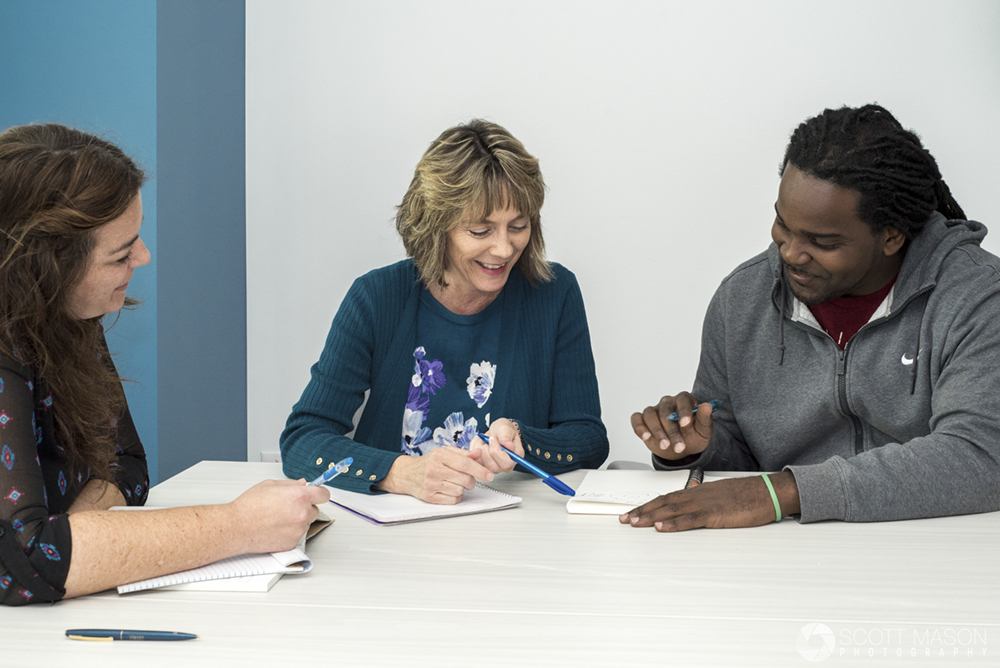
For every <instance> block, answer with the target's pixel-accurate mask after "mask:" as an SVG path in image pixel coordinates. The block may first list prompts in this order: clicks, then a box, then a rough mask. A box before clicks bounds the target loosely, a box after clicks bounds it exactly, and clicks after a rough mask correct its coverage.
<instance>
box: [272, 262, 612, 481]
mask: <svg viewBox="0 0 1000 668" xmlns="http://www.w3.org/2000/svg"><path fill="white" fill-rule="evenodd" d="M551 266H552V269H553V271H554V273H555V279H554V280H552V281H550V282H548V283H542V284H539V285H537V286H532V285H531V284H529V283H528V281H527V279H526V278H525V277H524V275H523V274H522V273H521V272H520V270H519V269H518V268H517V267H515V268H514V270H513V271H512V272H511V275H510V278H509V280H508V281H507V285H506V286H505V287H504V290H505V297H504V311H503V324H502V325H501V331H500V350H499V357H498V363H497V368H499V369H503V370H505V373H502V374H497V378H496V383H495V385H494V387H493V395H492V397H491V399H490V403H491V404H492V410H491V413H492V414H493V415H494V416H496V418H494V419H497V418H499V417H506V418H509V419H512V420H515V421H516V422H517V423H518V426H519V427H520V428H521V437H522V440H523V444H524V447H525V450H526V453H527V458H528V459H529V460H530V461H532V462H533V463H536V464H538V465H539V466H540V467H542V468H543V469H545V470H546V471H548V472H549V473H554V474H555V473H563V472H565V471H571V470H574V469H578V468H581V467H588V468H596V467H598V466H600V465H601V464H602V463H603V462H604V460H605V459H606V458H607V456H608V437H607V431H606V430H605V428H604V424H603V423H602V422H601V405H600V399H599V397H598V391H597V375H596V373H595V369H594V356H593V353H592V352H591V349H590V332H589V331H588V329H587V316H586V313H585V312H584V307H583V295H582V294H581V293H580V286H579V285H578V284H577V282H576V277H575V276H574V275H573V273H572V272H570V271H569V270H568V269H566V268H565V267H563V266H561V265H559V264H555V263H553V264H552V265H551ZM420 286H421V284H420V278H419V275H418V273H417V270H416V268H415V267H414V266H413V262H412V261H411V260H404V261H402V262H398V263H396V264H393V265H389V266H388V267H383V268H381V269H376V270H374V271H371V272H369V273H367V274H365V275H364V276H362V277H361V278H359V279H357V280H356V281H354V284H353V285H352V286H351V289H350V291H348V293H347V296H346V297H344V301H343V302H342V303H341V305H340V309H339V310H338V312H337V315H336V316H335V317H334V319H333V326H332V327H331V329H330V334H329V336H328V337H327V340H326V346H325V347H324V349H323V353H322V354H321V355H320V358H319V361H318V362H317V363H316V364H314V365H313V367H312V379H311V380H310V381H309V384H308V385H307V386H306V389H305V391H304V392H303V393H302V398H301V399H299V401H298V403H297V404H295V406H294V407H293V408H292V414H291V415H290V416H289V417H288V422H287V424H286V425H285V431H284V432H283V433H282V434H281V460H282V463H283V468H284V472H285V475H287V476H289V477H291V478H306V479H307V480H311V479H313V478H315V477H317V476H318V475H319V474H320V473H322V472H323V471H325V470H326V469H327V468H328V467H329V466H330V465H331V464H333V463H336V462H338V461H340V460H342V459H344V458H345V457H353V458H354V463H353V464H352V466H351V468H350V470H349V471H347V472H346V473H344V474H342V475H340V476H338V477H337V478H335V479H334V480H333V481H332V483H331V484H334V485H336V486H337V487H342V488H344V489H348V490H351V491H355V492H365V493H372V492H376V491H377V490H376V488H375V487H374V485H375V484H376V483H377V482H378V481H380V480H381V479H382V478H384V477H385V476H386V474H387V473H388V472H389V468H390V467H391V466H392V463H393V462H394V461H395V460H396V457H400V456H407V455H403V454H402V453H401V449H400V444H401V442H402V425H403V408H404V406H405V404H406V396H407V390H408V387H409V378H410V377H411V376H412V374H413V349H414V345H415V332H416V322H417V308H418V305H419V303H420ZM366 392H367V393H368V401H367V403H366V404H365V407H364V411H363V412H362V415H361V419H360V421H359V423H358V426H357V429H356V430H354V425H353V418H354V415H355V413H356V412H357V410H358V408H359V407H360V406H361V405H362V403H363V402H364V400H365V393H366ZM352 431H353V436H352V437H351V436H348V435H349V434H351V432H352Z"/></svg>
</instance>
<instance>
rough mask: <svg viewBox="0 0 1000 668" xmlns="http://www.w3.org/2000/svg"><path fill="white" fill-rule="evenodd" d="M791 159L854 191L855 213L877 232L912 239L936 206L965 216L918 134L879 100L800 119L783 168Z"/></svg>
mask: <svg viewBox="0 0 1000 668" xmlns="http://www.w3.org/2000/svg"><path fill="white" fill-rule="evenodd" d="M789 163H790V164H792V165H795V167H797V168H798V169H800V170H802V171H803V172H806V173H807V174H810V175H811V176H814V177H816V178H818V179H822V180H824V181H830V182H831V183H835V184H837V185H838V186H841V187H844V188H850V189H852V190H856V191H858V192H859V193H860V194H861V199H860V201H859V203H858V217H859V218H860V219H861V220H863V221H864V222H866V223H867V224H868V225H870V226H871V228H872V231H873V232H875V233H878V232H882V231H884V230H887V229H896V230H899V231H900V232H901V233H902V234H903V236H904V237H905V238H906V239H912V238H913V237H915V236H917V235H918V234H920V231H921V230H922V229H923V228H924V225H925V224H926V223H927V219H928V218H929V217H930V215H931V213H933V212H934V211H939V212H940V213H942V214H943V215H944V216H945V217H946V218H949V219H962V220H964V219H965V217H966V216H965V212H964V211H962V207H960V206H959V205H958V202H956V201H955V198H954V197H952V195H951V191H950V190H949V189H948V185H947V184H946V183H945V182H944V179H942V178H941V172H940V171H939V170H938V166H937V161H935V160H934V156H932V155H931V154H930V152H929V151H927V149H925V148H924V147H923V145H922V144H921V143H920V138H919V137H918V136H917V135H916V134H914V133H913V132H912V131H909V130H906V129H904V128H903V126H902V125H900V123H899V121H897V120H896V119H895V118H894V117H893V115H892V114H890V113H889V112H888V111H887V110H886V109H885V108H883V107H880V106H879V105H877V104H868V105H865V106H863V107H859V108H857V109H854V108H851V107H841V108H840V109H826V110H824V111H823V113H822V114H820V115H819V116H814V117H813V118H810V119H808V120H806V121H805V122H803V123H802V124H801V125H799V127H798V128H796V129H795V132H793V133H792V138H791V140H790V141H789V142H788V149H787V150H786V151H785V158H784V160H783V161H782V163H781V169H780V172H781V173H784V171H785V167H787V166H788V164H789Z"/></svg>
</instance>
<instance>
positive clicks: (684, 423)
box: [677, 415, 691, 427]
mask: <svg viewBox="0 0 1000 668" xmlns="http://www.w3.org/2000/svg"><path fill="white" fill-rule="evenodd" d="M677 424H679V425H680V426H682V427H686V426H688V425H689V424H691V418H689V417H688V416H687V415H685V416H684V417H682V418H681V421H680V422H678V423H677Z"/></svg>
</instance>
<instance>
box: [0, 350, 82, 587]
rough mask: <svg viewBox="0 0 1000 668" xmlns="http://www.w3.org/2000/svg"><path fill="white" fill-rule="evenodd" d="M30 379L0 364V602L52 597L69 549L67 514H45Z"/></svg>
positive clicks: (63, 577) (63, 575)
mask: <svg viewBox="0 0 1000 668" xmlns="http://www.w3.org/2000/svg"><path fill="white" fill-rule="evenodd" d="M32 382H33V379H32V378H30V377H26V376H24V375H23V374H22V373H18V372H16V371H14V370H12V369H11V367H10V366H8V365H6V364H0V603H4V604H6V605H23V604H25V603H33V602H40V601H57V600H59V599H61V598H62V597H63V596H64V595H65V593H66V590H65V589H64V585H65V582H66V575H67V574H68V572H69V561H70V555H71V549H72V543H71V540H70V529H69V519H68V516H67V515H50V514H49V510H48V499H47V498H46V492H45V482H44V480H43V477H42V469H41V464H40V463H39V459H38V453H37V442H38V434H40V432H39V431H36V424H35V413H34V395H33V391H32V385H31V384H32Z"/></svg>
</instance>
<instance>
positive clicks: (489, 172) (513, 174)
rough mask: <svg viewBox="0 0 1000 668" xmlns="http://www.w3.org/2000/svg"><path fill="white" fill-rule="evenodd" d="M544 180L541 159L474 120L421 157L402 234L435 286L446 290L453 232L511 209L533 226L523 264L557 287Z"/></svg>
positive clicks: (531, 276) (534, 277)
mask: <svg viewBox="0 0 1000 668" xmlns="http://www.w3.org/2000/svg"><path fill="white" fill-rule="evenodd" d="M544 201H545V182H544V181H543V180H542V171H541V169H539V167H538V159H537V158H535V157H534V156H532V155H531V154H530V153H528V151H527V150H525V148H524V145H523V144H522V143H521V142H520V141H518V140H517V139H516V138H515V137H514V136H513V135H512V134H510V133H509V132H508V131H507V130H505V129H504V128H502V127H500V126H499V125H497V124H496V123H490V122H489V121H484V120H481V119H474V120H472V121H469V122H468V123H466V124H463V125H457V126H455V127H453V128H449V129H447V130H445V131H444V132H442V133H441V136H440V137H438V138H437V139H435V140H434V142H433V143H432V144H431V146H430V148H428V149H427V152H426V153H424V155H423V157H422V158H420V162H419V163H418V164H417V168H416V170H415V172H414V174H413V181H411V182H410V187H409V188H408V189H407V191H406V195H404V196H403V202H402V203H401V204H400V205H399V206H398V207H397V211H396V231H398V232H399V236H400V237H401V238H402V239H403V247H404V248H405V249H406V254H407V255H409V256H410V257H412V258H413V263H414V264H415V265H416V266H417V270H418V271H420V277H421V278H422V279H423V281H424V283H425V284H426V285H428V286H430V285H433V284H435V283H437V284H438V285H440V286H441V287H446V286H447V283H446V282H445V280H444V272H445V268H446V267H447V257H448V233H449V232H450V231H451V230H453V229H455V228H456V227H458V226H459V225H460V224H462V222H463V221H464V220H466V219H471V220H482V219H483V218H485V217H486V216H488V215H489V214H490V213H491V212H492V211H495V210H497V209H504V208H507V207H511V208H514V209H517V210H518V211H519V212H520V213H521V214H523V215H526V216H527V217H528V220H529V221H530V222H531V237H530V240H529V241H528V245H527V247H525V249H524V252H523V253H521V257H520V258H519V259H518V261H517V266H519V267H520V268H521V271H522V273H524V275H525V277H526V278H527V279H528V281H530V282H531V283H532V284H536V283H538V282H542V281H550V280H552V278H553V273H552V268H551V267H550V266H549V263H548V262H547V261H546V260H545V240H544V238H543V236H542V219H541V209H542V204H543V203H544Z"/></svg>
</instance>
